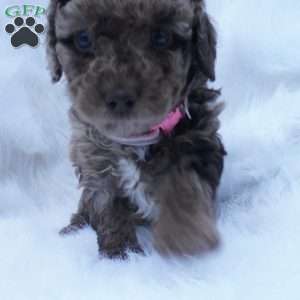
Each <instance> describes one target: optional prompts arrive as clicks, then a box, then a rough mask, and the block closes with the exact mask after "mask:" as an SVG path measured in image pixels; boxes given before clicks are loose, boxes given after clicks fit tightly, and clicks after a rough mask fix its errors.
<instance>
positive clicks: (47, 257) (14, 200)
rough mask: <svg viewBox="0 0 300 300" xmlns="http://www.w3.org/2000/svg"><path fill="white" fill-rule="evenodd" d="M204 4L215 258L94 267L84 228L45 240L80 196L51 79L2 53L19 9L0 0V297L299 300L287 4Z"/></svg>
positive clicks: (296, 70) (296, 21)
mask: <svg viewBox="0 0 300 300" xmlns="http://www.w3.org/2000/svg"><path fill="white" fill-rule="evenodd" d="M207 2H208V11H209V13H210V14H211V15H212V17H213V19H214V24H215V26H216V28H217V31H218V33H219V48H218V63H217V82H216V83H214V86H216V87H221V88H222V91H223V94H222V97H221V99H222V100H224V101H225V102H226V105H227V108H226V110H225V112H224V113H223V115H222V130H221V133H222V135H223V140H224V143H225V145H226V148H227V151H228V156H227V158H226V168H225V172H224V176H223V181H222V185H221V188H220V192H219V202H220V217H219V221H218V227H219V230H220V231H221V234H222V237H223V244H222V248H221V249H220V250H219V251H218V252H217V253H214V254H212V255H210V256H207V257H203V258H202V259H191V260H182V261H179V260H173V261H166V260H164V259H161V258H160V257H158V256H157V255H155V254H153V253H152V254H150V255H148V256H147V257H139V256H132V257H131V259H130V261H127V262H115V261H114V262H112V261H108V260H99V258H98V255H97V245H96V238H95V234H94V233H93V231H92V230H90V229H86V230H84V231H82V232H81V233H80V234H79V235H76V236H72V237H68V238H64V239H63V238H61V237H59V236H58V234H57V232H58V230H59V229H60V228H61V227H62V226H63V225H65V224H66V222H67V221H68V219H69V216H70V214H71V212H73V210H74V209H75V207H76V205H77V201H78V198H79V191H78V190H77V189H76V180H75V177H74V175H73V170H72V168H71V165H70V163H69V161H68V148H67V144H68V136H69V128H68V122H67V114H66V112H67V109H68V105H69V103H68V99H67V96H66V91H65V88H64V82H62V83H60V84H58V85H55V86H53V85H52V84H51V83H50V78H49V75H48V72H47V70H46V64H45V53H44V52H45V51H44V47H43V46H42V45H41V46H40V47H38V48H36V49H32V48H30V47H27V46H24V47H22V48H20V49H13V48H12V47H11V45H10V42H9V35H8V34H7V33H6V32H5V31H4V27H5V25H6V23H7V22H9V21H10V20H9V18H7V17H5V15H4V9H5V7H6V6H9V5H12V4H16V3H17V4H18V3H19V4H23V3H22V2H21V1H19V0H17V1H13V3H12V2H11V1H8V0H1V7H0V9H1V17H0V27H1V28H2V29H1V30H0V70H1V72H0V299H1V300H14V299H17V300H36V299H42V300H44V299H45V300H46V299H49V300H61V299H63V300H68V299H72V300H77V299H90V300H92V299H108V300H111V299H112V300H113V299H124V300H126V299H140V300H143V299H145V300H146V299H155V300H157V299H158V300H159V299H164V300H166V299H175V300H177V299H178V300H179V299H187V300H194V299H195V300H196V299H197V300H198V299H201V300H206V299H222V300H225V299H228V300H235V299H236V300H247V299H249V300H250V299H251V300H252V299H258V300H260V299H272V300H276V299H281V300H284V299H289V300H293V299H295V300H296V299H300V291H299V290H300V287H299V284H300V257H299V256H300V2H299V0H286V1H281V0H264V1H261V0H251V1H249V0H208V1H207ZM26 4H29V3H26ZM30 4H42V5H43V6H46V5H47V3H46V1H45V0H43V1H30ZM41 21H43V23H44V21H45V20H44V19H41ZM42 40H43V39H42Z"/></svg>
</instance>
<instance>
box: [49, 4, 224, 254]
mask: <svg viewBox="0 0 300 300" xmlns="http://www.w3.org/2000/svg"><path fill="white" fill-rule="evenodd" d="M48 21H49V28H48V50H47V53H48V58H49V65H50V70H51V74H52V79H53V81H54V82H57V81H59V79H60V78H61V76H62V74H63V73H64V75H65V77H66V79H67V84H68V90H69V93H70V98H71V109H70V120H71V124H72V138H71V154H70V156H71V160H72V162H73V164H74V167H75V169H76V173H77V175H78V178H79V183H80V187H81V188H82V196H81V199H80V202H79V207H78V211H77V212H76V213H75V214H74V215H73V216H72V218H71V222H70V225H69V226H67V227H65V228H64V229H63V230H62V231H61V233H62V234H66V233H69V232H72V231H76V230H77V229H79V228H82V227H83V226H85V225H87V224H88V225H91V226H92V228H93V229H94V230H95V231H96V233H97V237H98V245H99V252H100V254H101V255H104V256H106V257H109V258H126V257H127V253H128V250H129V251H133V252H143V249H142V248H141V246H140V245H139V242H138V240H137V236H136V226H137V225H141V224H147V225H148V226H150V228H151V231H152V235H153V245H154V247H155V248H156V249H157V251H158V252H159V253H161V254H162V255H167V256H168V255H198V254H201V253H203V252H205V251H208V250H210V249H213V248H215V247H216V246H217V245H218V241H219V237H218V232H217V229H216V221H215V218H216V217H215V202H214V198H215V195H216V190H217V187H218V184H219V181H220V176H221V173H222V169H223V157H224V155H225V151H224V148H223V146H222V143H221V141H220V138H219V136H218V133H217V131H218V128H219V121H218V115H219V113H220V111H221V110H222V105H221V104H217V103H216V98H217V96H218V95H219V92H218V91H214V90H212V89H209V88H208V87H207V82H208V81H209V80H214V78H215V73H214V64H215V58H216V34H215V30H214V28H213V26H212V24H211V22H210V20H209V18H208V16H207V14H206V12H205V7H204V3H203V1H202V0H163V1H162V0H124V1H120V0H51V3H50V7H49V14H48Z"/></svg>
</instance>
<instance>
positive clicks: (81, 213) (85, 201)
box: [59, 189, 93, 235]
mask: <svg viewBox="0 0 300 300" xmlns="http://www.w3.org/2000/svg"><path fill="white" fill-rule="evenodd" d="M92 197H93V193H92V192H91V191H89V190H88V189H84V190H83V193H82V195H81V198H80V201H79V207H78V210H77V212H76V213H74V214H72V217H71V220H70V224H69V225H67V226H65V227H63V228H62V229H61V230H60V231H59V234H60V235H67V234H72V233H76V232H77V231H78V230H80V229H83V228H84V227H86V226H87V225H88V224H89V214H88V210H87V207H88V205H89V202H90V201H91V199H92Z"/></svg>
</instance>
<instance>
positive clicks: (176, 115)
mask: <svg viewBox="0 0 300 300" xmlns="http://www.w3.org/2000/svg"><path fill="white" fill-rule="evenodd" d="M184 115H185V114H184V112H183V110H182V109H181V106H178V107H176V108H175V109H174V110H173V111H171V112H169V113H168V115H167V116H166V118H165V119H164V120H163V121H162V122H160V123H159V124H157V125H155V126H153V127H152V128H151V129H150V131H149V133H146V134H142V135H140V136H134V137H130V138H119V137H110V139H112V140H113V141H115V142H117V143H120V144H122V145H128V146H148V145H152V144H156V143H157V142H158V141H159V140H160V138H161V133H163V134H164V135H170V134H171V132H172V131H173V130H174V128H175V127H176V125H177V124H178V123H179V122H180V121H181V119H182V118H183V117H184Z"/></svg>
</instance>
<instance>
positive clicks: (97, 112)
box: [48, 0, 215, 138]
mask: <svg viewBox="0 0 300 300" xmlns="http://www.w3.org/2000/svg"><path fill="white" fill-rule="evenodd" d="M202 2H203V1H202V0H164V1H161V0H125V1H119V0H51V4H50V8H49V14H48V20H49V28H48V57H49V61H50V69H51V72H52V78H53V81H58V80H59V79H60V77H61V75H62V73H64V74H65V76H66V78H67V81H68V85H69V90H70V93H71V96H72V97H71V98H72V102H73V107H74V109H75V110H76V112H77V113H78V115H80V116H81V117H82V118H83V120H85V121H86V122H88V123H90V124H91V125H93V126H95V127H96V128H97V129H98V130H99V131H100V132H102V133H103V134H105V135H107V136H108V137H109V136H119V137H124V138H126V137H129V136H132V135H138V134H141V133H143V132H146V131H148V130H149V129H150V128H151V127H152V126H153V125H155V124H157V123H159V122H161V121H162V120H163V119H164V118H165V116H166V115H167V114H168V112H169V111H170V110H172V108H174V107H175V106H176V105H177V104H178V103H179V102H180V101H182V97H183V95H184V94H185V92H186V89H187V87H188V85H189V83H190V82H191V80H192V79H193V78H195V77H197V78H200V79H201V82H202V84H203V83H205V82H206V81H207V80H208V79H211V80H213V79H214V61H215V32H214V29H213V27H212V25H211V23H210V22H209V19H208V17H207V15H206V13H205V12H204V7H203V6H204V5H203V3H202Z"/></svg>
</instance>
